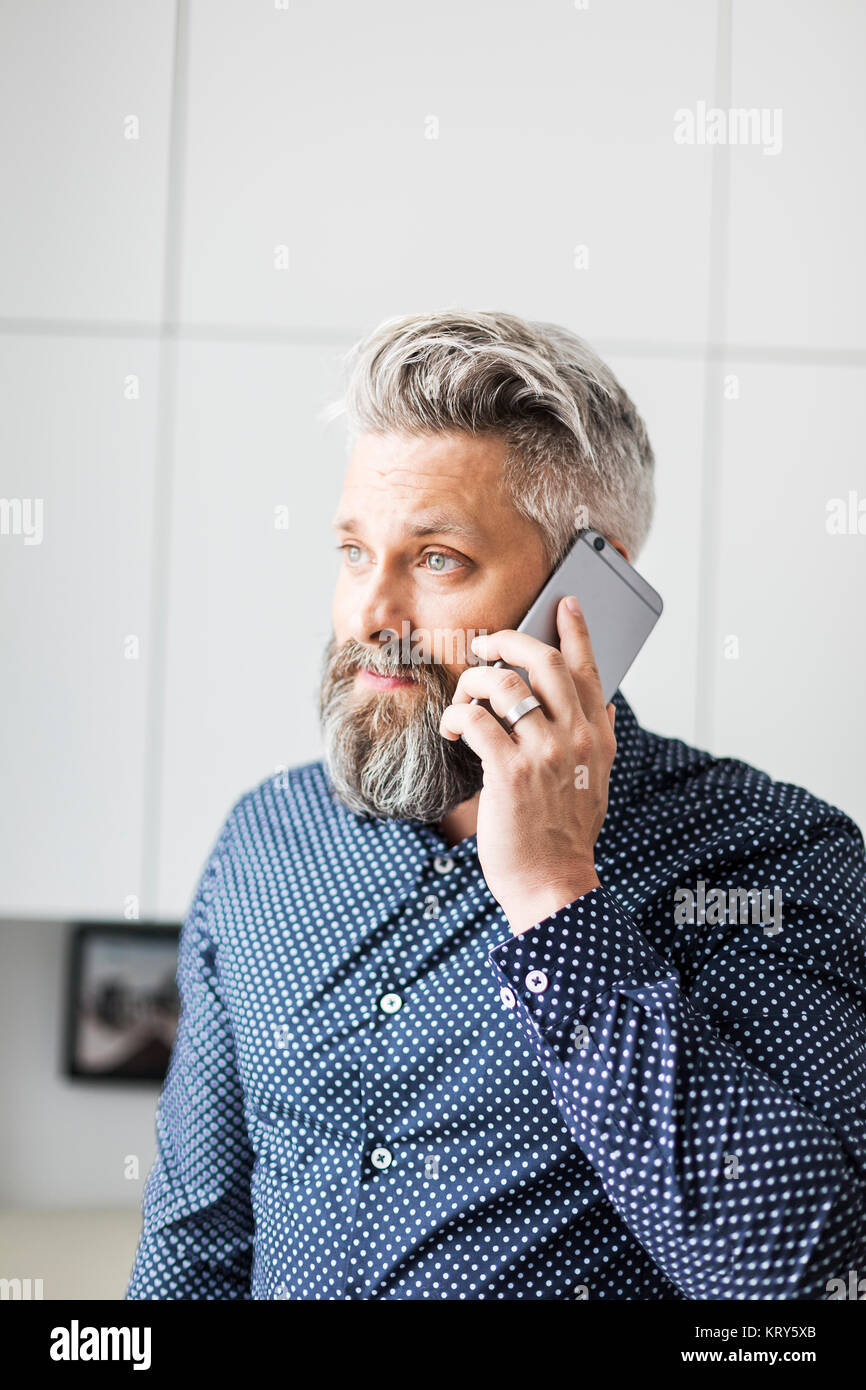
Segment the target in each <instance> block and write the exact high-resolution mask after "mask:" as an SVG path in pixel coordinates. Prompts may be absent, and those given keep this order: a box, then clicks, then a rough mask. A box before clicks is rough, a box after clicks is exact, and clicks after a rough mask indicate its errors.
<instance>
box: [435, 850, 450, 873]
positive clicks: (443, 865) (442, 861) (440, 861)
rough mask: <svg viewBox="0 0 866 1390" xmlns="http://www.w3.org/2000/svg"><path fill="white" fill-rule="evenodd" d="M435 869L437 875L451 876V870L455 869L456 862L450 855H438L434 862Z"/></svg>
mask: <svg viewBox="0 0 866 1390" xmlns="http://www.w3.org/2000/svg"><path fill="white" fill-rule="evenodd" d="M433 868H434V869H435V870H436V872H437V874H450V872H451V870H452V869H453V868H454V860H453V859H452V858H451V856H450V854H437V855H436V858H435V859H434V860H433Z"/></svg>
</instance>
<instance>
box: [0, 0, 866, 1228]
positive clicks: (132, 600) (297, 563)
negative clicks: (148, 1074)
mask: <svg viewBox="0 0 866 1390" xmlns="http://www.w3.org/2000/svg"><path fill="white" fill-rule="evenodd" d="M864 39H866V11H864V10H863V8H862V6H860V5H858V4H856V3H854V2H853V0H850V3H849V0H832V2H831V3H827V4H824V5H821V6H815V5H814V4H813V3H811V0H809V3H807V0H757V3H755V0H718V3H713V2H711V0H657V3H655V4H652V5H648V4H646V3H645V0H604V3H603V2H602V0H590V3H589V7H588V8H587V9H579V8H578V7H577V6H574V5H570V4H568V3H565V0H543V2H542V3H533V4H531V5H529V4H519V3H516V0H497V3H493V0H476V2H475V3H473V4H469V5H467V4H466V3H464V2H463V0H461V2H460V3H458V0H445V3H442V4H439V5H437V6H435V7H433V8H429V7H422V6H408V5H406V4H400V3H397V0H388V2H387V3H377V4H375V5H372V6H361V5H354V4H349V3H348V0H346V3H342V4H338V5H336V6H334V5H327V6H322V5H317V4H314V3H313V2H312V0H308V3H304V2H303V0H293V3H291V4H290V5H289V6H288V8H286V9H278V8H277V7H276V6H275V5H274V4H271V3H267V2H266V0H262V3H259V4H250V3H249V0H192V2H191V3H177V4H175V3H173V0H150V3H149V4H148V5H140V4H137V3H132V0H78V3H76V4H75V5H69V6H59V5H56V4H53V3H48V0H11V2H10V3H7V4H6V5H5V6H3V8H2V10H0V52H2V53H3V54H4V58H3V80H2V82H0V130H3V131H4V132H6V135H5V138H4V139H3V140H2V142H0V158H2V168H0V178H2V187H3V189H4V194H5V197H4V216H3V218H2V219H0V467H2V479H0V496H3V497H6V498H41V499H43V504H44V535H43V539H42V543H41V544H40V545H32V546H28V545H25V544H24V538H23V537H22V536H15V535H4V536H0V565H2V571H3V573H2V585H0V638H2V643H3V651H4V655H5V658H6V660H5V674H4V678H3V681H2V683H0V741H2V747H0V757H2V775H3V783H4V793H3V796H2V798H0V816H2V825H0V885H2V887H0V893H2V900H0V912H2V913H4V914H5V916H6V917H7V919H8V921H7V924H6V926H3V927H0V947H2V952H3V958H4V961H5V962H11V963H12V966H13V979H14V981H15V985H14V988H12V989H11V991H10V997H9V1000H8V1003H9V1010H8V1011H4V1014H3V1018H2V1021H0V1046H2V1047H3V1051H4V1055H5V1056H7V1057H8V1056H10V1055H15V1057H16V1070H15V1075H14V1078H13V1079H12V1081H9V1080H7V1082H6V1083H4V1084H5V1085H6V1086H7V1088H8V1089H9V1094H7V1095H6V1096H5V1100H6V1102H7V1105H9V1106H11V1108H12V1114H13V1115H14V1116H15V1117H16V1124H15V1125H5V1126H4V1127H3V1133H4V1136H5V1137H4V1138H3V1139H2V1140H0V1173H6V1175H7V1176H6V1178H5V1179H4V1182H5V1188H4V1190H3V1193H2V1200H4V1201H6V1202H9V1203H12V1204H13V1205H14V1204H21V1205H24V1204H27V1203H30V1204H40V1203H54V1204H58V1203H61V1204H63V1203H65V1204H68V1205H75V1204H91V1203H94V1202H96V1201H97V1199H98V1201H99V1202H100V1203H102V1204H104V1205H109V1206H110V1205H112V1204H113V1203H114V1202H115V1201H116V1202H117V1203H118V1204H122V1203H123V1202H124V1201H125V1200H126V1197H125V1189H123V1188H121V1187H119V1186H118V1181H119V1180H118V1179H117V1178H116V1174H115V1175H114V1176H112V1174H114V1169H113V1167H112V1164H113V1163H114V1159H115V1157H116V1152H117V1149H118V1148H124V1147H128V1146H129V1145H135V1144H137V1145H139V1146H140V1147H142V1148H145V1147H146V1145H147V1142H149V1141H148V1135H149V1134H150V1132H151V1129H152V1104H151V1103H150V1102H149V1101H146V1100H144V1099H143V1097H142V1096H141V1094H135V1093H129V1094H126V1095H125V1094H124V1093H123V1092H122V1091H120V1090H114V1089H113V1090H112V1091H111V1093H110V1094H109V1093H107V1092H106V1093H103V1092H102V1091H101V1090H99V1089H94V1091H93V1093H92V1094H91V1093H87V1094H85V1093H84V1092H83V1091H78V1090H75V1091H74V1092H73V1091H71V1090H70V1089H69V1087H68V1086H67V1085H65V1084H64V1083H60V1082H59V1081H58V1080H57V1079H56V1072H55V1069H54V1068H55V1062H54V1053H53V1051H52V1048H51V1045H50V1032H51V1027H52V1026H53V1025H52V1023H51V1009H52V1007H53V1002H52V1001H55V1000H56V998H57V988H58V987H59V979H58V977H57V972H58V970H59V969H60V966H59V956H58V940H59V938H58V936H57V928H56V927H55V926H53V925H52V922H53V921H62V920H64V919H73V918H76V917H88V918H94V917H105V918H108V919H112V918H117V917H119V916H120V915H121V914H122V912H123V909H124V903H125V902H126V901H127V900H128V899H130V898H135V899H137V901H138V903H139V910H140V913H141V916H142V917H143V918H146V917H153V916H159V917H165V918H167V919H174V920H177V919H178V918H179V917H180V916H181V915H182V913H183V912H184V910H185V908H186V905H187V903H188V901H189V898H190V896H191V894H192V891H193V888H194V886H195V881H196V878H197V876H198V873H199V871H200V869H201V866H202V862H203V860H204V857H205V855H206V853H207V850H208V848H209V846H210V844H211V843H212V841H213V839H214V837H215V835H216V833H217V831H218V829H219V825H220V823H221V820H222V818H223V817H224V815H225V813H226V811H227V810H228V807H229V805H230V803H231V801H232V800H233V799H234V797H235V796H236V795H237V794H239V792H240V791H242V790H243V789H244V788H246V787H248V786H250V785H252V784H253V783H254V782H256V781H258V780H259V779H260V778H262V777H264V776H266V775H267V774H268V773H270V772H272V771H273V770H274V769H275V768H276V767H278V766H279V765H284V764H288V763H292V762H297V761H300V760H302V759H306V758H308V757H311V756H315V755H316V754H317V753H318V733H317V728H316V721H315V710H314V703H313V700H314V693H315V690H316V687H317V683H318V674H319V663H320V654H321V649H322V646H323V643H324V641H325V638H326V636H327V632H328V612H329V588H330V583H331V575H332V573H333V571H334V565H335V561H334V557H333V555H332V553H331V549H330V545H331V538H330V534H329V531H328V522H329V519H330V515H331V508H332V506H333V502H334V500H335V498H336V493H337V488H338V485H339V477H340V470H341V466H342V458H343V443H342V435H341V427H340V425H339V424H335V425H331V426H328V427H327V428H325V427H323V426H322V425H321V423H320V422H319V420H318V418H317V416H318V411H319V410H320V408H321V406H322V405H323V404H324V403H325V402H326V401H327V400H329V399H330V398H331V396H332V394H334V393H335V392H336V391H337V390H338V389H339V385H340V354H341V353H342V352H343V351H344V350H345V349H346V348H347V347H348V346H349V345H350V344H351V343H352V341H354V339H355V338H356V337H357V336H359V335H360V334H361V333H362V332H365V331H367V330H368V329H370V328H371V327H373V326H374V325H375V324H376V323H377V322H378V321H379V320H380V319H382V318H383V317H385V316H386V315H390V314H396V313H401V312H406V311H409V310H417V309H422V308H428V307H442V306H446V305H449V304H451V305H463V306H469V307H481V308H503V309H509V310H512V311H514V312H517V313H522V314H525V315H527V316H529V317H537V318H548V319H554V320H557V321H559V322H563V323H565V324H567V325H568V326H569V327H571V328H573V329H575V330H576V331H577V332H579V333H581V334H582V335H583V336H585V337H587V338H588V339H589V340H590V341H591V342H592V343H593V344H594V345H595V346H596V347H597V348H598V349H599V350H600V351H602V353H603V354H604V355H605V356H606V357H607V358H608V359H609V360H610V362H611V363H612V365H613V366H614V368H615V370H616V371H617V372H618V373H619V374H620V375H621V377H622V379H623V381H624V382H625V384H626V386H627V387H628V389H629V390H630V391H631V393H632V395H633V396H634V399H635V400H636V402H637V404H638V406H639V407H640V409H641V410H642V412H643V413H644V415H645V417H646V419H647V422H648V425H649V428H650V433H651V436H652V439H653V442H654V445H655V449H656V454H657V460H658V475H657V476H658V512H657V519H656V523H655V529H654V533H653V535H652V537H651V539H650V541H649V543H648V545H647V547H646V550H645V552H644V555H643V556H642V557H641V561H640V567H641V568H642V569H643V571H644V572H645V573H646V575H647V577H648V578H649V579H650V580H651V581H652V582H653V583H654V584H655V585H656V586H657V587H658V588H659V589H660V590H661V592H662V594H663V596H664V599H665V604H666V609H665V615H664V618H663V621H662V623H661V624H660V626H659V628H658V629H657V631H656V633H655V634H654V636H653V638H652V640H651V642H650V643H649V645H648V646H647V648H646V649H645V652H644V653H643V654H642V656H641V658H640V660H639V663H638V665H637V666H636V667H635V669H634V671H633V672H632V673H631V674H630V676H629V677H628V678H627V681H626V683H625V686H624V690H625V693H626V695H627V696H628V697H629V698H630V699H631V700H632V703H633V704H634V706H635V709H636V712H637V714H638V717H639V718H640V719H642V721H643V722H644V723H645V724H647V725H648V726H649V727H651V728H654V729H656V730H658V731H659V732H662V733H666V734H674V735H679V736H680V737H683V738H685V739H687V740H688V741H691V742H697V743H699V744H701V745H702V746H705V747H709V748H711V749H713V750H714V751H717V752H719V753H725V754H732V755H736V756H740V757H744V758H746V759H747V760H749V761H751V762H754V763H756V764H758V765H759V766H761V767H763V768H765V769H767V770H768V771H769V772H771V773H772V774H773V775H776V776H779V777H783V778H787V779H789V780H793V781H797V782H801V783H803V784H805V785H806V786H808V787H810V789H812V790H814V791H815V792H817V793H819V794H820V795H821V796H824V797H826V798H827V799H828V800H830V801H834V802H836V803H837V804H839V805H841V806H842V807H843V808H844V809H845V810H847V811H849V812H850V813H851V814H852V815H853V816H854V817H855V819H857V820H858V821H859V822H860V823H861V824H866V778H864V777H863V775H862V771H863V767H864V753H866V729H864V725H863V721H862V719H861V718H860V710H861V708H862V696H863V691H864V684H866V682H864V663H866V658H864V645H863V641H862V619H861V618H860V612H859V610H860V606H861V604H862V594H863V589H864V575H866V536H861V535H857V534H848V535H841V536H830V535H828V533H827V530H826V525H825V518H826V507H827V502H828V500H829V499H830V498H833V497H837V496H838V497H847V495H848V493H849V491H850V490H855V491H857V492H858V496H859V497H860V498H861V499H863V498H866V472H864V468H863V462H862V448H861V442H860V441H861V439H862V436H863V426H864V418H863V417H864V410H866V407H864V404H863V402H864V384H866V381H864V378H866V326H864V325H866V315H864V312H863V311H864V307H866V306H864V298H866V297H864V279H866V270H864V262H863V257H862V254H861V242H862V227H863V220H864V219H863V210H864V206H863V205H864V192H863V182H862V179H860V178H858V177H857V173H856V171H857V170H858V169H859V167H860V164H861V151H862V144H863V138H864V126H866V120H864V116H866V112H864V106H866V95H864V88H863V84H862V82H861V81H860V72H859V68H860V65H861V55H862V53H863V50H864ZM699 101H705V102H707V103H708V104H709V105H713V104H718V105H720V106H723V107H729V106H732V105H742V106H757V107H765V108H768V109H774V108H781V109H782V112H783V125H782V132H783V144H782V149H781V152H780V153H778V154H775V155H772V154H771V155H767V154H764V153H763V150H762V149H761V148H759V147H755V146H749V147H723V146H684V145H678V144H677V143H675V141H674V139H673V128H674V112H675V111H676V110H677V109H678V108H683V107H688V108H694V107H695V105H696V103H697V102H699ZM129 117H137V118H138V121H139V124H140V130H139V138H138V139H135V140H130V139H125V138H124V133H125V129H126V131H127V133H128V131H129V122H128V118H129ZM125 122H126V123H127V124H126V127H125V124H124V123H125ZM436 122H438V130H437V126H436V124H435V123H436ZM432 133H437V138H435V139H430V138H427V136H428V135H430V134H432ZM283 244H285V245H286V246H287V247H288V269H286V270H281V269H275V267H274V248H275V247H276V246H279V245H283ZM581 246H583V247H585V248H586V256H587V257H588V265H587V267H586V268H576V266H575V254H576V253H575V248H577V247H581ZM130 378H135V379H136V380H137V394H135V392H133V393H132V398H130V385H129V383H130ZM283 504H284V505H287V506H288V508H289V514H290V519H291V521H290V527H289V530H288V531H278V530H275V529H274V526H273V516H274V508H275V507H277V506H279V505H283ZM131 637H132V638H136V639H137V640H138V643H139V649H138V656H137V659H134V660H129V659H127V652H128V649H129V643H128V639H129V638H131ZM731 637H735V638H736V639H737V640H738V644H739V655H738V657H737V659H735V660H731V659H729V657H728V656H726V654H725V653H726V642H727V644H728V645H727V650H730V645H731V644H730V643H729V642H728V639H730V638H731ZM16 919H17V924H16ZM28 923H29V925H28ZM36 1017H38V1018H41V1019H42V1028H41V1031H39V1030H37V1031H36V1033H35V1034H34V1039H33V1042H32V1045H30V1046H28V1047H26V1048H23V1049H22V1048H20V1047H19V1046H18V1040H19V1038H20V1029H21V1028H26V1029H31V1030H32V1029H33V1027H34V1018H36ZM28 1036H29V1033H28ZM13 1083H14V1084H13ZM8 1113H9V1112H8V1111H7V1115H8ZM77 1127H78V1129H80V1132H81V1135H82V1136H83V1137H82V1139H81V1144H80V1146H79V1149H78V1151H77V1152H75V1153H74V1154H71V1153H70V1150H69V1146H68V1144H67V1142H66V1140H67V1138H68V1135H69V1134H70V1133H75V1132H77ZM58 1138H59V1140H60V1149H61V1153H60V1155H59V1156H58V1158H57V1161H56V1162H55V1161H54V1159H53V1157H52V1154H53V1149H52V1145H56V1144H57V1141H58Z"/></svg>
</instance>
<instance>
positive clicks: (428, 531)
mask: <svg viewBox="0 0 866 1390" xmlns="http://www.w3.org/2000/svg"><path fill="white" fill-rule="evenodd" d="M333 524H334V530H335V531H362V530H363V527H362V526H361V524H360V522H358V520H357V519H356V518H355V517H353V516H346V517H339V516H338V517H337V518H336V519H335V521H334V523H333ZM406 529H407V532H408V534H409V535H410V536H434V535H445V534H450V535H459V536H466V537H468V539H469V540H472V541H475V542H476V543H480V542H482V541H483V540H484V535H483V533H482V532H481V531H480V530H479V528H478V527H477V526H473V525H472V523H471V522H470V521H464V520H463V519H462V518H460V517H456V516H451V515H449V513H448V512H429V513H424V514H422V515H421V516H418V517H416V518H415V520H414V521H413V522H412V524H411V525H410V526H407V528H406Z"/></svg>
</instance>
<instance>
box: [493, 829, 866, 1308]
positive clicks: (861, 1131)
mask: <svg viewBox="0 0 866 1390" xmlns="http://www.w3.org/2000/svg"><path fill="white" fill-rule="evenodd" d="M840 818H841V823H840V824H837V825H836V826H835V827H833V828H831V829H829V830H828V829H825V830H824V831H823V832H822V833H820V834H816V835H815V836H814V837H813V839H812V841H810V843H809V844H808V845H807V846H806V847H805V848H803V849H802V850H801V852H800V853H799V855H798V856H796V857H795V858H794V859H793V860H792V861H791V862H789V863H788V864H786V865H780V862H779V860H778V858H775V859H774V860H773V861H772V862H771V861H769V860H768V863H767V865H766V866H765V869H764V872H765V875H767V876H768V877H765V880H764V881H765V882H767V883H769V884H772V883H773V882H774V881H775V882H776V883H779V882H782V883H783V884H784V893H783V897H782V904H783V908H782V922H783V927H782V931H781V932H780V933H776V932H775V931H773V932H772V933H768V932H765V931H764V929H763V928H762V926H761V924H760V923H757V924H752V923H746V924H742V925H741V924H737V925H724V926H721V927H710V926H707V925H704V926H702V927H700V928H695V927H692V928H690V929H688V930H691V931H692V932H693V933H694V942H695V951H694V955H693V957H692V959H693V960H694V968H693V969H692V968H691V966H689V967H688V968H687V969H686V970H685V971H682V970H680V969H677V968H675V967H674V966H673V964H672V963H671V961H670V960H668V959H666V958H665V957H664V956H663V955H661V954H659V952H658V951H657V950H656V949H655V948H654V947H653V945H652V944H651V943H650V941H649V940H648V939H647V937H646V936H645V935H644V934H643V933H642V931H641V930H640V928H639V926H638V923H637V921H636V920H635V918H634V916H632V914H631V913H630V912H628V911H627V910H626V909H625V908H624V907H623V906H622V905H621V904H620V903H619V902H618V901H617V899H616V898H615V896H614V895H613V894H612V893H611V892H610V891H609V890H608V889H607V888H605V887H604V885H602V886H601V887H597V888H595V889H593V890H592V891H591V892H589V893H587V894H586V895H585V896H583V897H581V898H579V899H577V900H576V901H575V902H572V903H570V904H569V905H568V906H567V907H564V908H562V909H560V910H559V911H558V912H556V913H554V914H553V915H551V916H550V917H547V918H546V919H544V920H543V921H541V922H539V923H538V924H537V925H535V926H533V927H531V928H530V929H529V930H528V931H526V932H524V933H523V934H522V935H520V936H513V937H511V938H510V939H509V940H507V941H504V942H501V943H499V944H498V945H497V946H495V947H494V948H493V949H492V950H491V951H490V961H491V963H492V964H493V967H494V970H495V973H496V975H497V977H498V982H499V984H500V985H501V986H502V989H501V993H502V997H503V1001H504V1002H505V1003H506V1004H507V1005H509V1006H512V1007H514V1008H515V1009H516V1011H517V1015H518V1018H519V1021H520V1024H521V1026H522V1027H523V1029H524V1031H525V1033H526V1034H527V1036H528V1039H529V1041H530V1043H531V1045H532V1047H533V1048H534V1050H535V1052H536V1054H537V1056H538V1059H539V1061H540V1063H541V1065H542V1067H543V1068H544V1070H545V1071H546V1073H547V1077H548V1080H549V1083H550V1086H551V1088H552V1091H553V1095H554V1098H555V1101H556V1104H557V1106H558V1108H559V1110H560V1111H561V1113H562V1116H563V1119H564V1120H565V1123H566V1125H567V1126H568V1129H569V1131H570V1133H571V1134H572V1136H573V1138H574V1140H575V1142H576V1143H577V1144H578V1145H579V1146H580V1148H581V1149H582V1150H583V1152H584V1153H585V1155H586V1157H587V1158H588V1160H589V1161H590V1162H591V1164H592V1165H593V1167H594V1169H595V1171H596V1172H597V1174H598V1176H599V1178H600V1181H601V1183H602V1185H603V1187H604V1190H605V1192H606V1194H607V1196H608V1198H609V1200H610V1202H611V1204H612V1205H613V1207H614V1208H615V1209H616V1211H617V1212H618V1214H619V1215H620V1216H621V1218H622V1219H623V1221H624V1222H625V1224H626V1225H627V1226H628V1228H629V1230H630V1231H631V1233H632V1234H633V1236H634V1237H635V1238H636V1239H637V1240H638V1241H639V1242H640V1243H641V1245H642V1246H643V1247H644V1248H645V1249H646V1250H647V1252H648V1253H649V1255H650V1256H651V1257H652V1258H653V1260H654V1261H655V1262H656V1264H657V1265H658V1266H659V1267H660V1269H661V1270H662V1271H663V1273H664V1274H665V1275H666V1276H667V1277H668V1279H670V1280H671V1282H672V1283H673V1284H674V1285H675V1286H676V1287H677V1288H678V1289H679V1290H680V1291H681V1292H682V1293H683V1294H684V1295H685V1296H686V1297H687V1298H691V1299H748V1298H758V1299H826V1298H828V1297H829V1296H830V1295H829V1293H828V1290H829V1288H830V1287H831V1284H830V1283H829V1281H831V1280H846V1279H847V1277H848V1273H849V1271H851V1270H857V1269H861V1270H862V1269H864V1268H866V1010H864V997H866V978H864V976H866V967H864V959H866V923H864V915H863V904H864V902H866V866H864V850H863V840H862V836H860V834H859V831H858V830H857V828H856V826H854V825H853V822H850V821H848V819H847V817H844V818H842V817H841V813H840ZM780 870H781V872H780ZM759 872H760V870H759ZM755 881H758V880H757V878H755ZM661 910H662V911H664V909H663V908H662V909H661ZM671 930H678V931H685V930H687V928H685V927H673V926H672V927H671ZM713 933H715V940H714V942H713V946H712V948H711V949H710V950H709V951H707V950H706V949H703V946H702V949H701V950H698V949H697V946H698V943H699V942H700V943H705V942H706V940H707V934H710V935H712V934H713ZM680 959H681V960H686V961H689V960H690V957H689V954H688V953H685V954H683V953H680ZM683 973H687V974H688V975H689V979H688V980H684V979H683V978H682V975H683Z"/></svg>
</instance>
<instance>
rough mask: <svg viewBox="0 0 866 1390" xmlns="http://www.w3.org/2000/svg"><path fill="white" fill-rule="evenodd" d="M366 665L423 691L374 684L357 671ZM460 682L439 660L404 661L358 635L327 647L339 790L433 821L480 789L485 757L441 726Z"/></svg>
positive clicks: (366, 808) (329, 731)
mask: <svg viewBox="0 0 866 1390" xmlns="http://www.w3.org/2000/svg"><path fill="white" fill-rule="evenodd" d="M362 667H366V668H368V669H369V670H371V671H376V672H377V673H378V674H379V675H382V676H402V677H403V678H404V679H410V680H413V681H415V682H416V684H417V685H420V686H421V689H420V690H410V689H409V688H408V687H406V688H405V689H403V690H400V689H394V690H382V691H377V690H373V689H370V690H369V692H368V691H364V692H363V693H361V692H360V691H359V690H358V689H357V688H356V684H355V675H356V673H357V672H358V671H359V670H360V669H361V668H362ZM456 684H457V681H456V679H455V678H454V677H452V676H451V674H450V673H449V672H448V670H447V669H446V668H445V667H444V666H442V665H440V664H438V663H435V662H429V663H420V662H419V663H417V664H416V663H412V664H410V665H408V666H407V665H405V664H404V663H401V662H400V661H399V660H398V659H397V658H396V656H392V654H391V653H389V652H385V651H376V650H375V649H374V648H371V647H365V646H364V645H363V644H362V643H360V642H356V641H354V640H353V639H349V641H347V642H344V643H343V645H342V646H341V647H338V646H337V644H336V640H335V638H333V637H332V638H331V640H330V642H329V643H328V646H327V648H326V650H325V658H324V669H323V673H322V684H321V691H320V695H319V718H320V721H321V726H322V735H323V738H324V748H325V764H326V766H327V769H328V773H329V775H330V778H331V782H332V785H333V788H334V793H335V795H336V796H337V797H338V798H339V800H340V801H342V802H343V803H344V804H345V805H346V806H348V807H349V808H350V810H352V811H356V812H358V813H359V814H361V815H368V816H376V817H379V818H385V819H392V820H418V821H424V822H425V823H427V824H435V823H436V822H437V821H440V820H442V818H443V816H446V815H447V814H448V812H449V811H453V810H454V808H455V807H456V806H459V805H460V803H461V802H462V801H467V800H468V799H469V798H470V797H473V796H475V794H476V792H479V791H480V790H481V787H482V785H483V772H482V768H481V760H480V759H479V758H478V756H477V755H476V754H475V753H473V751H472V749H471V748H469V747H468V745H467V744H465V743H463V741H462V740H461V739H455V740H454V741H453V742H452V741H450V740H449V739H446V738H443V737H442V735H441V734H440V732H439V721H440V719H441V717H442V714H443V713H444V711H445V708H446V706H448V705H449V704H450V703H451V696H452V694H453V693H454V687H455V685H456Z"/></svg>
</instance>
